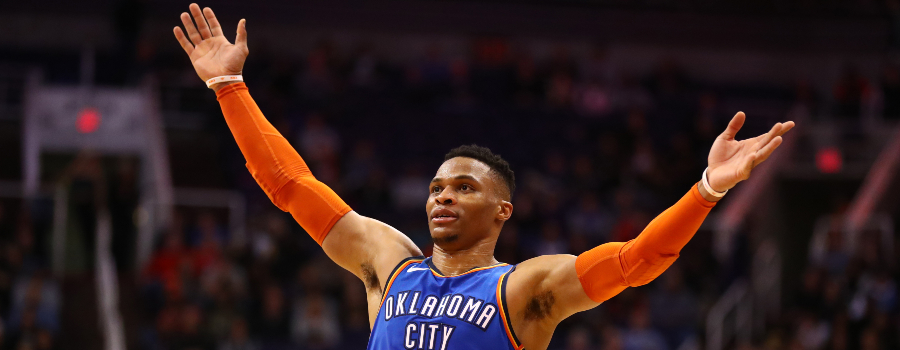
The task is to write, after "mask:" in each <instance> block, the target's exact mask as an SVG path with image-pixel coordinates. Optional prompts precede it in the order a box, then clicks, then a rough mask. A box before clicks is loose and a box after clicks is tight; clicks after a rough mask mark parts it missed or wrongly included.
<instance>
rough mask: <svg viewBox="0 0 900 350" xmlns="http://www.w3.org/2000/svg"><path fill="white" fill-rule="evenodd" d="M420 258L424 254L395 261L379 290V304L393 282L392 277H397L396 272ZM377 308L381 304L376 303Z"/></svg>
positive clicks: (423, 258) (418, 260)
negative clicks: (382, 287) (395, 264)
mask: <svg viewBox="0 0 900 350" xmlns="http://www.w3.org/2000/svg"><path fill="white" fill-rule="evenodd" d="M422 260H425V257H424V256H421V255H420V256H411V257H408V258H406V259H403V260H400V262H399V263H397V266H394V269H393V270H391V274H389V275H388V278H387V279H386V280H385V281H384V289H382V292H381V304H384V299H385V298H387V295H388V291H390V289H391V284H393V283H394V278H396V277H397V273H399V272H400V271H403V269H405V268H406V267H407V266H409V265H410V264H413V263H417V262H422ZM378 309H379V310H380V309H381V305H378Z"/></svg>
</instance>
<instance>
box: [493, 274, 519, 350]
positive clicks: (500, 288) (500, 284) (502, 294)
mask: <svg viewBox="0 0 900 350" xmlns="http://www.w3.org/2000/svg"><path fill="white" fill-rule="evenodd" d="M515 270H516V266H515V265H513V267H512V268H511V269H509V271H507V272H506V273H504V274H503V275H502V276H500V280H499V281H497V304H498V305H500V309H501V310H500V317H501V318H503V328H504V329H505V331H506V335H507V337H509V342H510V343H512V346H513V348H515V349H516V350H524V349H525V346H524V345H522V343H520V342H519V337H517V336H516V332H515V331H513V327H512V319H511V318H510V317H509V307H507V305H506V281H507V279H509V275H510V274H512V272H513V271H515Z"/></svg>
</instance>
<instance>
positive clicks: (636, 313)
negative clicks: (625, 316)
mask: <svg viewBox="0 0 900 350" xmlns="http://www.w3.org/2000/svg"><path fill="white" fill-rule="evenodd" d="M622 349H624V350H666V349H669V346H668V345H666V339H665V337H663V336H662V334H660V333H659V332H658V331H656V330H655V329H653V328H651V327H650V315H649V310H648V308H647V306H645V305H636V306H635V307H634V308H633V309H632V311H631V315H630V317H629V321H628V328H627V329H626V330H625V331H623V332H622Z"/></svg>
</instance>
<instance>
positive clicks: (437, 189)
mask: <svg viewBox="0 0 900 350" xmlns="http://www.w3.org/2000/svg"><path fill="white" fill-rule="evenodd" d="M440 192H441V187H440V186H432V187H431V193H440Z"/></svg>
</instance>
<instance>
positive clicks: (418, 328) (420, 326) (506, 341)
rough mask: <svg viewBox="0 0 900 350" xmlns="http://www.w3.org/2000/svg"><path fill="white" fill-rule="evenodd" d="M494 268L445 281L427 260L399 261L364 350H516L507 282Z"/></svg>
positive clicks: (504, 268)
mask: <svg viewBox="0 0 900 350" xmlns="http://www.w3.org/2000/svg"><path fill="white" fill-rule="evenodd" d="M513 270H515V266H510V265H507V264H502V263H501V264H497V265H492V266H486V267H479V268H474V269H472V270H469V271H468V272H466V273H463V274H460V275H457V276H444V275H443V274H442V273H441V272H440V271H439V270H438V269H437V268H436V267H435V266H434V264H432V263H431V258H430V257H429V258H423V257H415V258H407V259H405V260H403V261H402V262H401V263H400V264H399V265H397V267H396V268H394V271H393V272H391V274H390V276H388V279H387V282H386V283H385V288H384V297H383V298H382V300H381V307H380V308H379V310H378V319H376V320H375V325H374V326H373V327H372V334H371V335H370V336H369V346H368V347H367V349H369V350H400V349H407V350H413V349H416V350H463V349H473V350H477V349H491V350H495V349H507V350H521V349H522V345H521V344H520V343H519V341H518V339H517V338H516V335H515V333H513V331H512V327H511V326H510V324H509V313H508V311H507V308H506V300H505V298H506V279H507V277H508V276H509V273H510V272H512V271H513Z"/></svg>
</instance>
